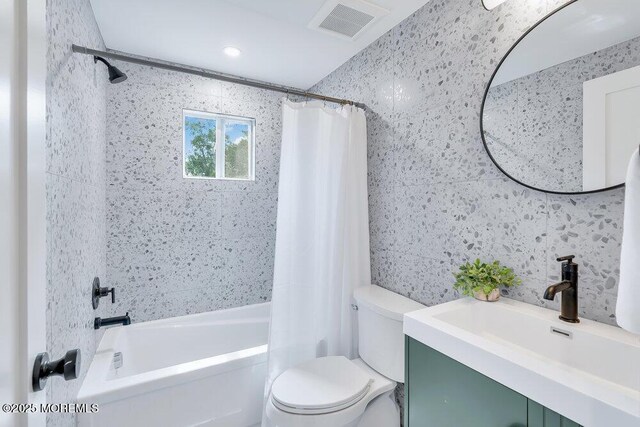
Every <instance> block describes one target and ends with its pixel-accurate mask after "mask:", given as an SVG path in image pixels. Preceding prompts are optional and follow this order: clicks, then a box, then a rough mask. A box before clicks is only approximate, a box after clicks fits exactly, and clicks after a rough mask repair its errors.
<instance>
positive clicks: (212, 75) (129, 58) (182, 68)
mask: <svg viewBox="0 0 640 427" xmlns="http://www.w3.org/2000/svg"><path fill="white" fill-rule="evenodd" d="M71 50H72V51H73V52H76V53H82V54H85V55H93V56H102V57H105V58H111V59H116V60H118V61H125V62H131V63H133V64H140V65H147V66H150V67H156V68H163V69H165V70H170V71H177V72H179V73H187V74H194V75H196V76H200V77H205V78H209V79H214V80H220V81H223V82H229V83H236V84H240V85H244V86H251V87H255V88H258V89H265V90H271V91H274V92H281V93H285V94H287V95H296V96H303V97H305V98H312V99H319V100H321V101H327V102H334V103H336V104H342V105H345V104H349V105H354V106H356V107H359V108H366V106H365V105H364V104H362V103H359V102H354V101H350V100H348V99H340V98H333V97H330V96H324V95H319V94H317V93H312V92H307V91H304V90H300V89H295V88H290V87H287V86H280V85H275V84H271V83H265V82H261V81H257V80H249V79H245V78H242V77H236V76H231V75H227V74H222V73H218V72H215V71H211V70H207V69H204V68H195V67H190V66H188V65H183V64H169V63H166V62H161V61H159V60H152V59H143V58H137V57H135V56H133V55H130V54H126V53H116V52H107V51H102V50H96V49H89V48H88V47H84V46H78V45H75V44H72V45H71Z"/></svg>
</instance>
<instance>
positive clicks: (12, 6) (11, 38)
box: [0, 0, 47, 427]
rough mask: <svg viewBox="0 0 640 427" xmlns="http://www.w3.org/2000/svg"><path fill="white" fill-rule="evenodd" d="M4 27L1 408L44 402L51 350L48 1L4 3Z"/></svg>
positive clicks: (0, 13)
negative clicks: (42, 365) (46, 355)
mask: <svg viewBox="0 0 640 427" xmlns="http://www.w3.org/2000/svg"><path fill="white" fill-rule="evenodd" d="M0 26H1V27H2V28H3V30H2V31H0V51H1V53H0V98H1V99H0V116H1V117H0V139H1V140H2V141H3V142H2V144H0V189H1V191H0V219H1V221H0V234H1V235H2V236H3V238H2V239H0V274H1V275H2V277H1V284H0V342H2V343H3V345H0V378H2V383H0V396H1V398H0V400H1V402H0V403H27V404H33V405H40V404H41V403H45V401H46V393H45V392H40V393H34V392H33V390H32V388H31V371H32V369H33V362H34V359H35V356H36V354H37V353H40V352H43V351H45V350H46V325H47V322H46V318H47V305H46V188H45V176H46V151H45V148H46V98H45V96H46V78H47V28H46V0H3V1H2V4H1V5H0ZM5 344H6V345H5ZM34 408H36V409H39V407H38V406H34ZM45 421H46V414H43V413H42V412H40V411H39V410H37V411H35V412H33V413H26V414H25V413H22V414H19V413H14V414H11V413H5V412H4V411H3V412H0V426H2V427H4V426H5V425H7V426H8V425H11V426H15V425H25V426H27V425H28V426H43V425H45Z"/></svg>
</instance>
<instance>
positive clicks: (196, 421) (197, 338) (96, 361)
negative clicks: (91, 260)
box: [78, 303, 269, 427]
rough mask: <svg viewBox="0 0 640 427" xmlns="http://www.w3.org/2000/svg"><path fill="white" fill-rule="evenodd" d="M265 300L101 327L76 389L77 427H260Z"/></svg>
mask: <svg viewBox="0 0 640 427" xmlns="http://www.w3.org/2000/svg"><path fill="white" fill-rule="evenodd" d="M268 325H269V303H265V304H256V305H250V306H246V307H239V308H232V309H228V310H220V311H214V312H209V313H201V314H194V315H189V316H183V317H175V318H172V319H162V320H156V321H152V322H144V323H139V324H132V325H129V326H119V327H115V328H111V329H107V330H106V332H105V333H104V335H103V337H102V340H101V341H100V344H99V346H98V349H97V351H96V354H95V356H94V358H93V360H92V361H91V365H90V366H89V371H88V372H87V375H86V377H85V379H84V382H83V383H82V386H81V388H80V391H79V393H78V403H86V404H92V403H97V404H98V407H99V411H98V412H97V413H94V414H89V413H84V414H82V413H79V414H78V425H80V426H108V427H113V426H123V427H126V426H215V427H222V426H225V427H227V426H229V427H246V426H254V425H259V423H260V420H261V416H262V400H263V391H264V382H265V378H266V372H267V366H266V365H267V335H268Z"/></svg>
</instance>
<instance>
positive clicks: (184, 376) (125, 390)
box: [77, 302, 271, 404]
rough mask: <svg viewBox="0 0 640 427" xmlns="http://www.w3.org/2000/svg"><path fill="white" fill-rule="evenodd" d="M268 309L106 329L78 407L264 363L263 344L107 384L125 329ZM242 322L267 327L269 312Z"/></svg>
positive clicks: (91, 365) (237, 308)
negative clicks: (255, 321)
mask: <svg viewBox="0 0 640 427" xmlns="http://www.w3.org/2000/svg"><path fill="white" fill-rule="evenodd" d="M270 305H271V303H270V302H266V303H259V304H250V305H246V306H241V307H232V308H228V309H223V310H216V311H208V312H203V313H196V314H189V315H185V316H176V317H171V318H166V319H158V320H152V321H149V322H141V323H137V324H134V325H129V326H116V327H113V328H109V329H108V330H106V331H105V333H104V334H103V336H102V339H101V340H100V343H99V345H98V348H97V350H96V353H95V355H94V357H93V360H91V362H90V365H89V370H88V371H87V374H86V376H85V378H84V381H83V382H82V385H81V386H80V390H79V391H78V395H77V401H78V403H98V404H107V403H110V402H114V401H117V400H122V399H127V398H130V397H134V396H137V395H140V394H144V393H149V392H151V391H155V390H159V389H162V388H167V387H171V386H175V385H179V384H184V383H187V382H191V381H196V380H199V379H203V378H206V377H209V376H214V375H219V374H222V373H225V372H230V371H234V370H238V369H243V368H246V367H249V366H252V365H257V364H260V363H266V362H267V348H268V345H267V344H266V343H265V344H262V345H259V346H254V347H250V348H246V349H240V350H236V351H233V352H228V353H223V354H219V355H215V356H211V357H207V358H203V359H198V360H193V361H189V362H184V363H180V364H176V365H172V366H168V367H164V368H160V369H155V370H152V371H147V372H141V373H139V374H135V375H129V376H126V377H122V378H114V379H110V380H108V379H107V378H106V375H107V373H108V372H109V370H110V368H111V363H112V360H113V353H114V352H115V345H116V344H117V340H118V336H119V334H120V333H121V331H122V330H123V328H125V327H126V328H131V327H136V328H139V329H144V328H147V327H155V326H163V325H165V324H167V325H171V324H176V323H177V325H176V326H179V325H180V324H181V323H182V324H186V323H187V322H188V321H189V320H195V319H203V318H204V319H206V318H207V317H211V316H214V315H221V314H225V313H229V312H236V311H242V310H243V309H244V310H246V311H248V310H247V309H248V308H249V307H253V308H255V309H261V308H263V307H267V308H268V309H269V308H270ZM185 318H188V319H185ZM178 319H179V320H178ZM241 319H242V320H244V318H235V319H233V318H232V319H227V320H229V321H231V322H233V321H235V320H241ZM246 319H262V320H265V321H266V323H267V324H268V323H269V320H270V312H269V310H267V313H266V315H262V316H248V317H247V318H246ZM220 320H224V319H220ZM267 327H268V326H267Z"/></svg>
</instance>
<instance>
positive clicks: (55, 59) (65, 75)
mask: <svg viewBox="0 0 640 427" xmlns="http://www.w3.org/2000/svg"><path fill="white" fill-rule="evenodd" d="M47 33H48V43H49V44H48V51H47V68H48V70H47V71H48V72H47V93H46V98H47V144H46V159H47V175H46V193H47V236H46V239H47V351H48V352H49V354H50V356H51V357H52V358H54V359H55V358H58V357H62V356H64V354H65V352H66V351H67V350H71V349H74V348H79V349H80V351H81V358H82V363H81V373H80V377H79V378H78V379H77V380H75V381H68V382H66V381H63V380H61V379H59V378H54V379H52V380H50V381H49V382H48V383H47V389H46V390H47V398H48V401H49V402H52V403H69V402H74V401H75V397H76V395H77V392H78V390H79V388H80V385H81V383H82V379H83V378H84V375H85V374H86V372H87V369H88V368H89V363H90V361H91V359H92V357H93V354H94V352H95V347H96V343H97V341H98V339H99V334H96V333H95V332H94V330H93V318H94V316H95V315H98V316H100V315H101V313H102V310H98V311H97V312H94V310H93V308H92V307H91V283H92V279H93V277H94V276H99V277H100V278H103V279H104V278H105V270H106V255H105V253H106V250H105V248H106V240H105V215H106V214H105V148H106V139H105V134H106V131H105V114H106V113H105V111H106V99H107V98H106V85H107V83H108V80H107V71H106V68H105V67H103V66H96V65H95V64H94V63H93V60H92V58H91V57H89V56H86V55H79V54H73V53H72V52H71V44H72V43H76V44H80V45H85V46H88V47H91V48H96V49H104V43H103V41H102V37H101V35H100V32H99V30H98V27H97V25H96V22H95V19H94V16H93V11H92V10H91V6H90V4H89V0H73V1H70V0H49V1H48V2H47ZM101 309H104V307H101ZM47 425H50V426H58V425H60V426H71V425H75V416H74V414H49V415H48V419H47Z"/></svg>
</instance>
